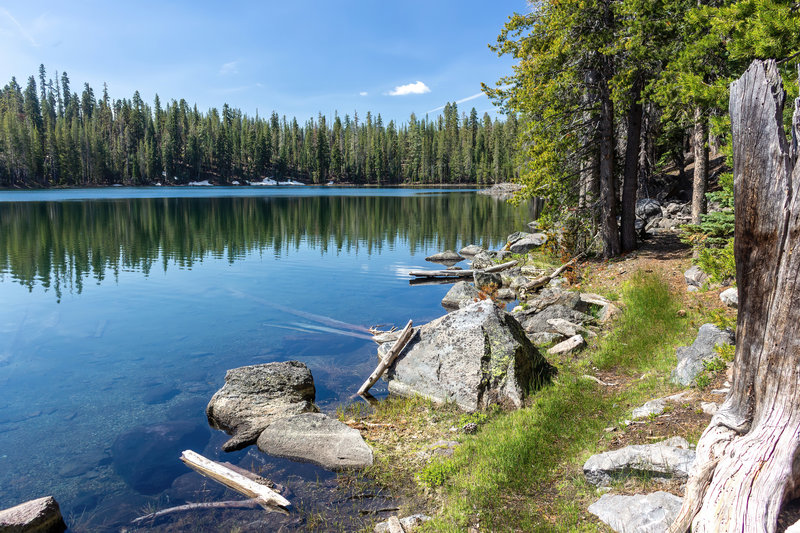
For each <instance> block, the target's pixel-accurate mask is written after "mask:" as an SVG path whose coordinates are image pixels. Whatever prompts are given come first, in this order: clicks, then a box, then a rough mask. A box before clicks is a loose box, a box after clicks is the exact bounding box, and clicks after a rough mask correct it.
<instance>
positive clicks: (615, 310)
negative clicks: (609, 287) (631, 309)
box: [597, 303, 622, 324]
mask: <svg viewBox="0 0 800 533" xmlns="http://www.w3.org/2000/svg"><path fill="white" fill-rule="evenodd" d="M620 313H622V311H621V310H620V308H619V307H617V306H616V305H614V304H612V303H608V304H606V305H604V306H603V307H601V308H600V312H599V313H598V315H597V321H598V322H599V323H600V324H608V323H609V322H611V321H612V320H614V319H615V318H616V317H617V316H619V315H620Z"/></svg>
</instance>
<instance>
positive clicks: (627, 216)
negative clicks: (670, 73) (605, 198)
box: [622, 80, 643, 252]
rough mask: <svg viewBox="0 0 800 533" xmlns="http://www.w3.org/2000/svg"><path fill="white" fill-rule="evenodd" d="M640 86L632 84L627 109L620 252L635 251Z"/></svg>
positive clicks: (639, 84) (640, 123)
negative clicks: (630, 99) (629, 104)
mask: <svg viewBox="0 0 800 533" xmlns="http://www.w3.org/2000/svg"><path fill="white" fill-rule="evenodd" d="M641 94H642V85H641V82H640V81H639V80H637V81H636V82H634V85H633V91H632V94H631V98H632V101H631V106H630V108H629V109H628V140H627V142H626V143H625V171H624V173H623V178H622V251H623V252H630V251H631V250H635V249H636V189H637V187H638V185H639V148H640V146H641V133H642V112H643V109H642V103H641V102H640V101H639V98H640V97H641Z"/></svg>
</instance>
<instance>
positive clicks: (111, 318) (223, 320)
mask: <svg viewBox="0 0 800 533" xmlns="http://www.w3.org/2000/svg"><path fill="white" fill-rule="evenodd" d="M532 215H533V214H532V213H530V212H529V209H528V208H527V207H526V206H521V207H511V206H509V205H507V204H506V203H505V202H500V201H497V200H494V199H491V198H488V197H485V196H479V195H477V194H475V193H474V192H465V191H456V192H454V191H448V190H430V189H428V190H415V191H409V190H398V189H391V190H380V189H378V190H376V189H371V190H359V189H331V188H310V187H309V188H281V189H274V188H271V189H256V188H213V189H212V188H181V189H160V188H153V189H149V188H148V189H126V188H112V189H94V190H68V191H34V192H17V191H13V192H0V391H2V394H0V508H4V507H8V506H11V505H15V504H16V503H19V502H21V501H24V500H27V499H31V498H37V497H41V496H44V495H48V494H51V495H53V496H55V497H56V499H57V500H58V501H59V502H60V503H61V507H62V512H63V513H64V515H65V517H66V518H67V521H68V523H69V524H70V526H71V527H72V529H73V530H75V531H99V530H108V531H119V530H120V528H122V527H127V526H128V525H129V524H130V521H131V520H132V519H133V518H135V517H137V516H141V515H142V514H146V513H147V512H151V511H152V510H155V509H160V508H165V507H171V506H174V505H179V504H182V503H184V502H186V501H219V500H225V499H228V500H234V499H241V497H240V496H239V495H236V494H232V493H229V492H225V491H223V490H222V489H220V488H219V487H217V486H215V484H214V483H209V482H205V481H204V480H203V478H201V477H200V476H198V475H196V474H193V473H190V471H189V469H188V468H186V467H185V466H183V465H182V464H181V463H180V461H178V458H177V454H179V451H177V453H176V450H179V449H184V448H192V449H194V450H195V451H198V452H200V453H203V454H204V455H206V456H207V457H210V458H212V459H216V460H223V461H230V462H233V463H237V464H241V465H243V466H246V467H248V468H251V469H256V470H259V471H260V472H263V473H264V475H266V476H267V477H270V478H271V479H273V481H276V482H279V483H283V484H284V485H286V486H287V487H289V489H291V490H292V491H293V495H292V498H291V499H292V500H293V502H295V503H296V504H297V503H298V502H299V503H301V504H302V505H305V507H306V509H311V511H314V509H315V507H314V506H315V505H318V506H320V508H319V509H320V510H319V512H320V513H332V516H336V515H337V513H339V514H340V515H341V516H340V517H339V518H337V520H340V522H339V523H341V524H343V527H346V528H349V527H350V525H352V524H353V522H352V521H353V520H356V519H355V518H353V517H354V516H355V517H362V518H358V520H363V521H365V522H369V521H371V520H374V517H371V516H369V515H364V514H363V513H364V509H365V508H368V507H369V506H370V505H371V506H372V507H371V509H372V510H375V509H380V508H381V506H382V505H383V506H384V507H385V506H386V505H387V503H386V502H390V498H389V497H388V495H380V494H375V495H374V496H375V497H374V498H371V500H374V501H371V502H365V501H364V499H365V498H363V497H359V498H350V497H348V496H347V495H346V494H343V493H342V488H341V487H340V486H339V485H338V484H337V483H338V482H337V479H336V478H335V476H333V475H332V474H329V473H327V472H325V471H324V470H321V469H318V468H315V467H312V466H309V465H299V464H295V463H292V462H290V461H285V460H277V459H274V458H270V457H267V456H265V455H264V454H262V453H260V452H259V451H258V450H257V449H255V447H251V449H249V450H243V451H241V452H236V453H233V454H225V453H224V452H221V451H220V445H221V443H222V442H224V441H225V440H226V436H225V435H224V434H222V433H220V432H216V431H211V430H210V429H209V428H208V424H207V421H206V418H205V412H204V409H205V405H206V404H207V403H208V400H209V399H210V398H211V396H212V395H213V394H214V392H215V391H216V390H217V389H219V388H220V387H221V386H222V384H223V383H224V377H225V371H226V370H227V369H229V368H233V367H238V366H243V365H250V364H257V363H267V362H271V361H285V360H293V359H296V360H300V361H302V362H304V363H306V364H307V365H308V366H309V368H310V369H311V371H312V373H313V376H314V381H315V384H316V389H317V403H318V404H319V405H320V407H321V408H322V410H323V411H328V412H330V411H334V410H335V408H336V407H337V406H338V405H340V404H342V403H347V402H348V398H349V397H350V396H351V395H352V394H353V393H354V392H355V391H356V390H357V388H358V386H359V385H360V384H361V382H362V381H363V380H364V379H365V378H366V376H368V375H369V373H370V372H371V371H372V370H373V368H374V365H375V363H376V359H375V344H374V343H373V342H372V341H371V340H369V339H368V336H367V335H365V334H364V333H363V332H362V331H361V330H360V327H369V326H371V325H378V324H388V325H397V326H399V327H402V325H404V324H405V322H406V321H407V320H408V319H413V320H414V322H415V324H420V323H424V322H427V321H429V320H431V319H433V318H435V317H437V316H440V315H442V314H443V313H444V310H443V308H442V307H441V305H440V301H441V299H442V297H443V296H444V294H445V293H446V292H447V290H448V289H449V285H413V286H412V285H410V284H409V278H408V276H407V272H408V270H410V269H412V268H431V267H432V266H435V265H432V264H431V263H426V262H425V260H424V258H425V256H427V255H430V254H432V253H435V252H438V251H441V250H444V249H447V248H450V249H458V248H460V247H461V246H463V245H466V244H470V243H477V244H481V245H483V246H485V247H497V246H499V245H501V244H502V243H503V242H504V241H505V237H506V236H507V235H508V234H509V233H511V232H513V231H517V230H521V229H524V228H525V224H526V222H528V221H529V220H531V219H532V218H533V216H532ZM342 323H346V324H347V325H345V324H342ZM350 325H351V326H352V327H351V326H350ZM383 390H385V384H383V382H379V383H378V384H377V385H376V387H375V389H373V392H377V393H380V392H382V391H383ZM311 480H313V483H312V482H311ZM359 490H363V489H359ZM321 492H324V493H325V494H328V495H330V494H334V495H335V496H333V497H331V496H327V497H320V493H321ZM348 506H349V507H348ZM226 513H227V514H226ZM268 516H275V515H268ZM263 517H264V513H259V512H257V511H230V512H227V511H207V512H204V513H199V514H194V515H191V518H185V520H186V521H187V522H189V523H190V524H191V525H190V526H186V525H184V526H181V525H180V524H179V523H177V522H176V520H177V518H176V519H174V520H173V521H172V522H167V523H160V524H158V525H156V526H153V529H170V528H172V529H173V530H176V531H179V530H180V531H183V530H186V531H189V530H201V529H202V528H203V527H206V528H207V529H208V530H212V531H213V530H216V529H221V528H222V527H223V526H222V525H221V524H224V525H225V526H224V527H226V528H228V529H230V527H233V526H234V525H236V526H237V527H239V528H240V529H241V530H243V531H248V530H251V529H264V528H266V529H267V530H269V529H270V526H269V525H267V524H272V526H273V527H274V525H275V524H282V525H284V526H285V527H287V528H290V529H291V528H292V527H294V528H295V529H304V528H310V524H309V523H308V522H307V521H306V520H307V519H306V518H302V517H301V518H297V517H289V518H281V520H282V522H281V521H276V520H273V519H272V518H270V519H269V520H268V521H267V522H259V520H262V519H263ZM292 521H294V522H292ZM203 524H206V525H205V526H203ZM348 524H350V525H348ZM201 526H203V527H201ZM181 527H184V529H181Z"/></svg>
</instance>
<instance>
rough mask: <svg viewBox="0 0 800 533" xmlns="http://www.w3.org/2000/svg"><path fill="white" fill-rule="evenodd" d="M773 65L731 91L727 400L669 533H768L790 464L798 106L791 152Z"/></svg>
mask: <svg viewBox="0 0 800 533" xmlns="http://www.w3.org/2000/svg"><path fill="white" fill-rule="evenodd" d="M785 98H786V95H785V92H784V91H783V87H782V84H781V80H780V75H779V73H778V69H777V67H776V65H775V62H774V61H766V62H762V61H754V62H753V64H752V65H751V66H750V68H749V69H748V70H747V72H745V73H744V75H743V76H742V77H741V78H740V79H739V80H738V81H736V82H735V83H733V85H732V86H731V100H730V112H731V125H732V131H733V148H734V154H733V157H734V160H733V167H734V190H735V191H736V198H735V209H736V232H735V238H736V241H735V247H734V250H735V256H736V275H737V281H738V286H739V320H738V324H737V331H736V337H737V345H736V357H735V360H734V368H733V382H732V387H731V392H730V393H729V395H728V397H727V398H726V400H725V402H724V403H723V404H722V406H721V407H720V409H719V411H718V412H717V414H716V415H714V417H713V418H712V419H711V423H710V425H709V426H708V428H707V429H706V430H705V431H704V432H703V435H702V437H701V438H700V442H699V443H698V445H697V459H696V460H695V463H694V465H693V467H692V470H691V472H690V477H689V481H688V483H687V486H686V496H685V497H684V500H683V507H682V508H681V511H680V514H679V515H678V518H677V519H676V521H675V523H674V524H672V526H671V527H670V529H669V531H670V532H671V533H679V532H680V533H683V532H686V531H689V529H690V528H691V531H693V532H695V533H697V532H706V531H758V532H761V531H763V532H769V533H772V532H774V531H775V530H776V527H777V518H778V514H779V512H780V510H781V506H782V505H783V502H784V501H785V500H788V499H790V498H792V497H793V496H794V493H795V491H796V488H797V482H798V470H800V462H798V461H797V458H798V448H800V409H798V406H800V334H798V331H797V325H798V323H800V307H799V306H798V305H797V302H798V301H800V283H798V280H799V279H800V195H798V194H797V191H798V188H800V166H797V165H796V163H797V156H798V148H797V138H798V133H800V128H799V126H800V114H799V113H798V111H800V100H799V101H798V102H796V104H795V115H794V120H793V128H792V129H793V131H792V139H793V141H792V145H791V146H790V145H789V143H788V142H787V139H786V136H785V134H784V131H783V120H782V115H783V105H784V100H785Z"/></svg>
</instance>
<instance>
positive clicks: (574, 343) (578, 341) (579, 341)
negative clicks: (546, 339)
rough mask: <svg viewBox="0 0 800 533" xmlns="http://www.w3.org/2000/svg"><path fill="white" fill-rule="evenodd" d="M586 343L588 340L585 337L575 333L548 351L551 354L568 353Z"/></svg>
mask: <svg viewBox="0 0 800 533" xmlns="http://www.w3.org/2000/svg"><path fill="white" fill-rule="evenodd" d="M584 345H586V341H585V340H584V339H583V337H582V336H581V335H574V336H572V337H570V338H569V339H567V340H565V341H563V342H560V343H558V344H556V345H555V346H553V347H552V348H550V349H549V350H547V353H548V354H550V355H556V354H567V353H571V352H573V351H575V350H577V349H578V348H581V347H583V346H584Z"/></svg>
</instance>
